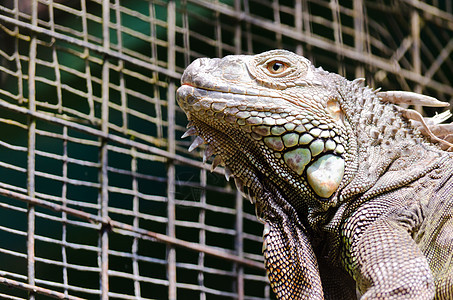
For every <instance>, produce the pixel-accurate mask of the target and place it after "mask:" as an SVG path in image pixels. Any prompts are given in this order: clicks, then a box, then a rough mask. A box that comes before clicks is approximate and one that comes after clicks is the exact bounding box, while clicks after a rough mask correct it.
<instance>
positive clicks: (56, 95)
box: [0, 0, 453, 299]
mask: <svg viewBox="0 0 453 300" xmlns="http://www.w3.org/2000/svg"><path fill="white" fill-rule="evenodd" d="M0 39H1V40H0V45H1V46H0V84H1V85H0V107H1V109H0V122H1V131H0V194H1V195H2V196H1V197H0V283H2V284H1V285H0V297H3V298H5V299H23V298H28V299H45V298H48V297H55V298H67V299H79V298H91V299H97V298H103V299H107V298H112V299H137V298H142V299H147V298H153V299H176V298H178V299H206V298H208V299H236V298H237V299H269V298H272V297H273V296H272V293H271V292H270V289H269V286H268V285H267V279H266V277H265V272H264V269H263V264H262V257H261V232H262V225H261V224H260V223H259V222H257V221H256V218H255V216H254V210H253V207H252V206H251V205H250V204H249V203H247V202H244V200H243V199H242V198H241V196H240V195H239V194H238V193H237V192H236V191H235V189H234V187H233V186H232V185H230V184H229V183H227V182H226V181H225V179H224V178H223V176H222V170H219V171H217V172H216V173H209V172H208V171H207V169H209V168H210V166H209V162H208V163H206V164H203V163H202V162H201V157H202V154H201V153H199V152H196V153H188V152H187V147H188V145H189V144H190V141H183V140H181V139H180V138H179V137H180V136H181V135H182V133H183V132H184V130H185V124H186V118H185V116H184V114H183V113H182V111H181V110H180V109H179V108H178V107H177V106H176V105H175V90H176V88H177V86H178V84H179V78H180V75H181V74H182V71H183V69H184V68H185V67H186V66H187V65H188V63H189V62H190V61H192V60H193V59H194V58H196V57H200V56H211V57H212V56H224V55H227V54H232V53H259V52H261V51H264V50H268V49H273V48H287V49H289V50H293V51H295V52H298V53H299V54H303V55H305V56H307V57H308V58H310V59H311V60H313V61H314V62H315V63H316V64H317V65H322V66H323V67H324V68H325V69H328V70H331V71H335V72H339V73H341V74H343V75H345V76H347V77H349V78H355V77H366V78H367V79H368V82H369V83H370V84H371V85H374V83H375V82H376V83H377V84H379V85H380V86H383V87H384V88H385V89H404V90H413V91H418V92H425V93H427V94H430V95H432V96H435V97H437V98H439V99H440V100H444V101H451V99H453V88H452V81H453V74H452V73H453V71H452V70H453V61H452V50H453V16H452V4H451V2H450V1H435V0H433V1H429V2H420V1H416V0H403V1H373V2H371V1H370V2H365V3H363V2H362V1H359V0H351V1H342V2H341V5H340V2H339V1H337V0H331V1H326V0H280V1H278V0H272V1H270V0H269V1H262V0H256V1H252V0H248V1H247V0H243V1H239V0H235V1H233V0H230V1H229V0H225V1H219V0H198V1H195V0H179V1H159V0H152V1H151V0H150V1H142V0H134V1H123V0H93V1H88V0H87V1H85V0H59V1H57V0H55V1H52V0H7V1H3V2H2V4H1V5H0ZM425 113H428V114H429V113H432V112H429V111H428V112H425ZM11 287H12V288H11Z"/></svg>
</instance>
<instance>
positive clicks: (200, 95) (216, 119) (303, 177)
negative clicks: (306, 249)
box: [177, 50, 356, 208]
mask: <svg viewBox="0 0 453 300" xmlns="http://www.w3.org/2000/svg"><path fill="white" fill-rule="evenodd" d="M345 82H346V80H345V79H343V78H342V77H341V76H338V75H336V74H330V73H328V72H326V71H324V70H322V69H320V68H315V67H314V66H313V65H312V64H311V63H310V61H309V60H307V59H306V58H304V57H302V56H299V55H296V54H294V53H292V52H289V51H285V50H273V51H268V52H264V53H262V54H259V55H254V56H251V55H250V56H246V55H235V56H226V57H224V58H222V59H207V58H201V59H197V60H196V61H194V62H193V63H192V64H191V65H190V66H189V67H188V68H187V69H186V71H185V72H184V75H183V77H182V86H181V87H180V88H179V89H178V91H177V94H178V102H179V105H180V106H181V108H182V109H183V110H184V111H185V112H186V114H187V116H188V119H189V120H190V121H191V123H190V124H191V126H193V127H192V128H191V129H189V133H196V134H197V135H199V136H200V137H201V138H202V139H203V141H204V142H205V143H207V144H208V145H209V146H208V150H207V151H208V152H209V154H212V153H213V154H216V155H217V157H220V159H221V162H222V163H223V164H224V165H225V166H226V172H227V173H228V174H230V173H231V174H232V175H233V176H234V177H235V179H236V183H237V185H238V187H239V188H240V189H241V190H242V191H244V192H245V194H246V195H247V197H249V198H251V199H252V200H253V201H258V202H259V201H260V197H259V195H260V193H261V192H262V189H263V186H267V185H269V184H272V185H274V186H276V187H277V188H278V189H279V190H280V191H281V192H282V194H283V195H284V196H285V198H286V199H287V200H288V201H289V202H290V204H291V205H292V206H293V207H295V208H297V207H299V206H304V205H307V203H311V205H309V206H315V205H316V204H326V203H329V205H332V203H330V202H329V201H331V199H334V197H333V196H334V195H335V192H336V191H337V190H338V189H339V187H341V185H342V184H345V182H347V181H348V180H349V179H350V177H351V175H352V174H353V168H355V164H354V162H353V159H354V153H355V151H356V147H355V141H354V138H353V135H352V134H351V128H350V124H349V121H348V118H347V116H346V115H345V113H344V111H343V110H342V108H341V105H340V100H341V99H340V98H341V95H340V94H339V92H338V89H337V88H336V85H337V84H345ZM193 128H194V129H193ZM201 141H202V140H200V139H198V140H195V145H198V144H200V142H201ZM220 159H217V162H218V161H220ZM215 162H216V161H215ZM257 204H259V203H257Z"/></svg>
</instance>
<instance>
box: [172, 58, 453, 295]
mask: <svg viewBox="0 0 453 300" xmlns="http://www.w3.org/2000/svg"><path fill="white" fill-rule="evenodd" d="M181 82H182V86H181V87H180V88H179V89H178V91H177V101H178V103H179V105H180V107H181V108H182V109H183V110H184V112H185V113H186V115H187V118H188V119H189V125H188V128H189V130H188V131H187V132H186V134H185V135H184V137H186V136H194V141H193V144H192V146H191V147H190V148H189V150H193V149H194V148H196V147H197V146H200V145H202V144H206V145H205V151H206V156H207V157H210V156H212V155H214V156H215V158H214V159H213V161H212V165H213V167H214V168H215V167H216V166H217V165H222V166H223V167H224V170H225V174H226V176H227V178H234V180H235V183H236V186H237V188H238V189H239V190H240V191H241V192H242V194H243V195H244V196H245V197H246V198H248V199H249V200H250V201H251V202H252V203H253V204H254V205H255V208H256V213H257V217H258V219H259V220H261V221H262V222H263V223H264V234H263V238H264V243H263V255H264V261H265V268H266V270H267V273H268V278H269V281H270V284H271V287H272V289H273V291H274V292H275V294H276V296H277V298H278V299H310V300H311V299H357V298H358V297H360V298H361V299H453V157H452V152H451V150H452V146H453V145H452V144H451V143H450V142H449V141H451V140H452V135H451V132H453V128H452V127H453V125H452V124H441V123H442V122H443V121H445V120H446V119H448V118H449V116H450V114H449V112H448V111H447V112H445V113H442V114H439V115H437V116H435V117H433V118H422V117H421V115H420V114H418V113H417V112H416V111H414V110H411V109H407V108H403V107H402V106H399V105H398V104H415V105H424V106H434V107H436V106H437V107H442V106H446V105H447V104H446V103H443V102H440V101H438V100H436V99H434V98H432V97H428V96H424V95H419V94H415V93H410V92H402V91H389V92H382V91H379V90H373V89H371V88H369V87H367V86H365V84H364V80H363V79H356V80H354V81H349V80H347V79H345V78H344V77H342V76H340V75H338V74H334V73H329V72H327V71H324V70H323V69H322V68H315V67H314V66H313V64H312V63H311V62H310V61H309V60H307V59H306V58H304V57H302V56H299V55H296V54H294V53H292V52H289V51H285V50H272V51H268V52H264V53H261V54H258V55H231V56H226V57H224V58H222V59H219V58H214V59H208V58H200V59H197V60H195V61H194V62H193V63H192V64H190V65H189V66H188V67H187V69H186V70H185V72H184V75H183V76H182V79H181ZM406 107H407V106H406Z"/></svg>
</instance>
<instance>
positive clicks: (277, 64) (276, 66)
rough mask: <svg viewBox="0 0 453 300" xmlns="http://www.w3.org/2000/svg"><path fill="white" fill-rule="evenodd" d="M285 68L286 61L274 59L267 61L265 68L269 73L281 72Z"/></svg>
mask: <svg viewBox="0 0 453 300" xmlns="http://www.w3.org/2000/svg"><path fill="white" fill-rule="evenodd" d="M286 69H288V64H286V63H284V62H282V61H278V60H274V61H271V62H269V63H268V64H267V70H268V71H269V72H270V73H271V74H281V73H283V72H284V71H285V70H286Z"/></svg>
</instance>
